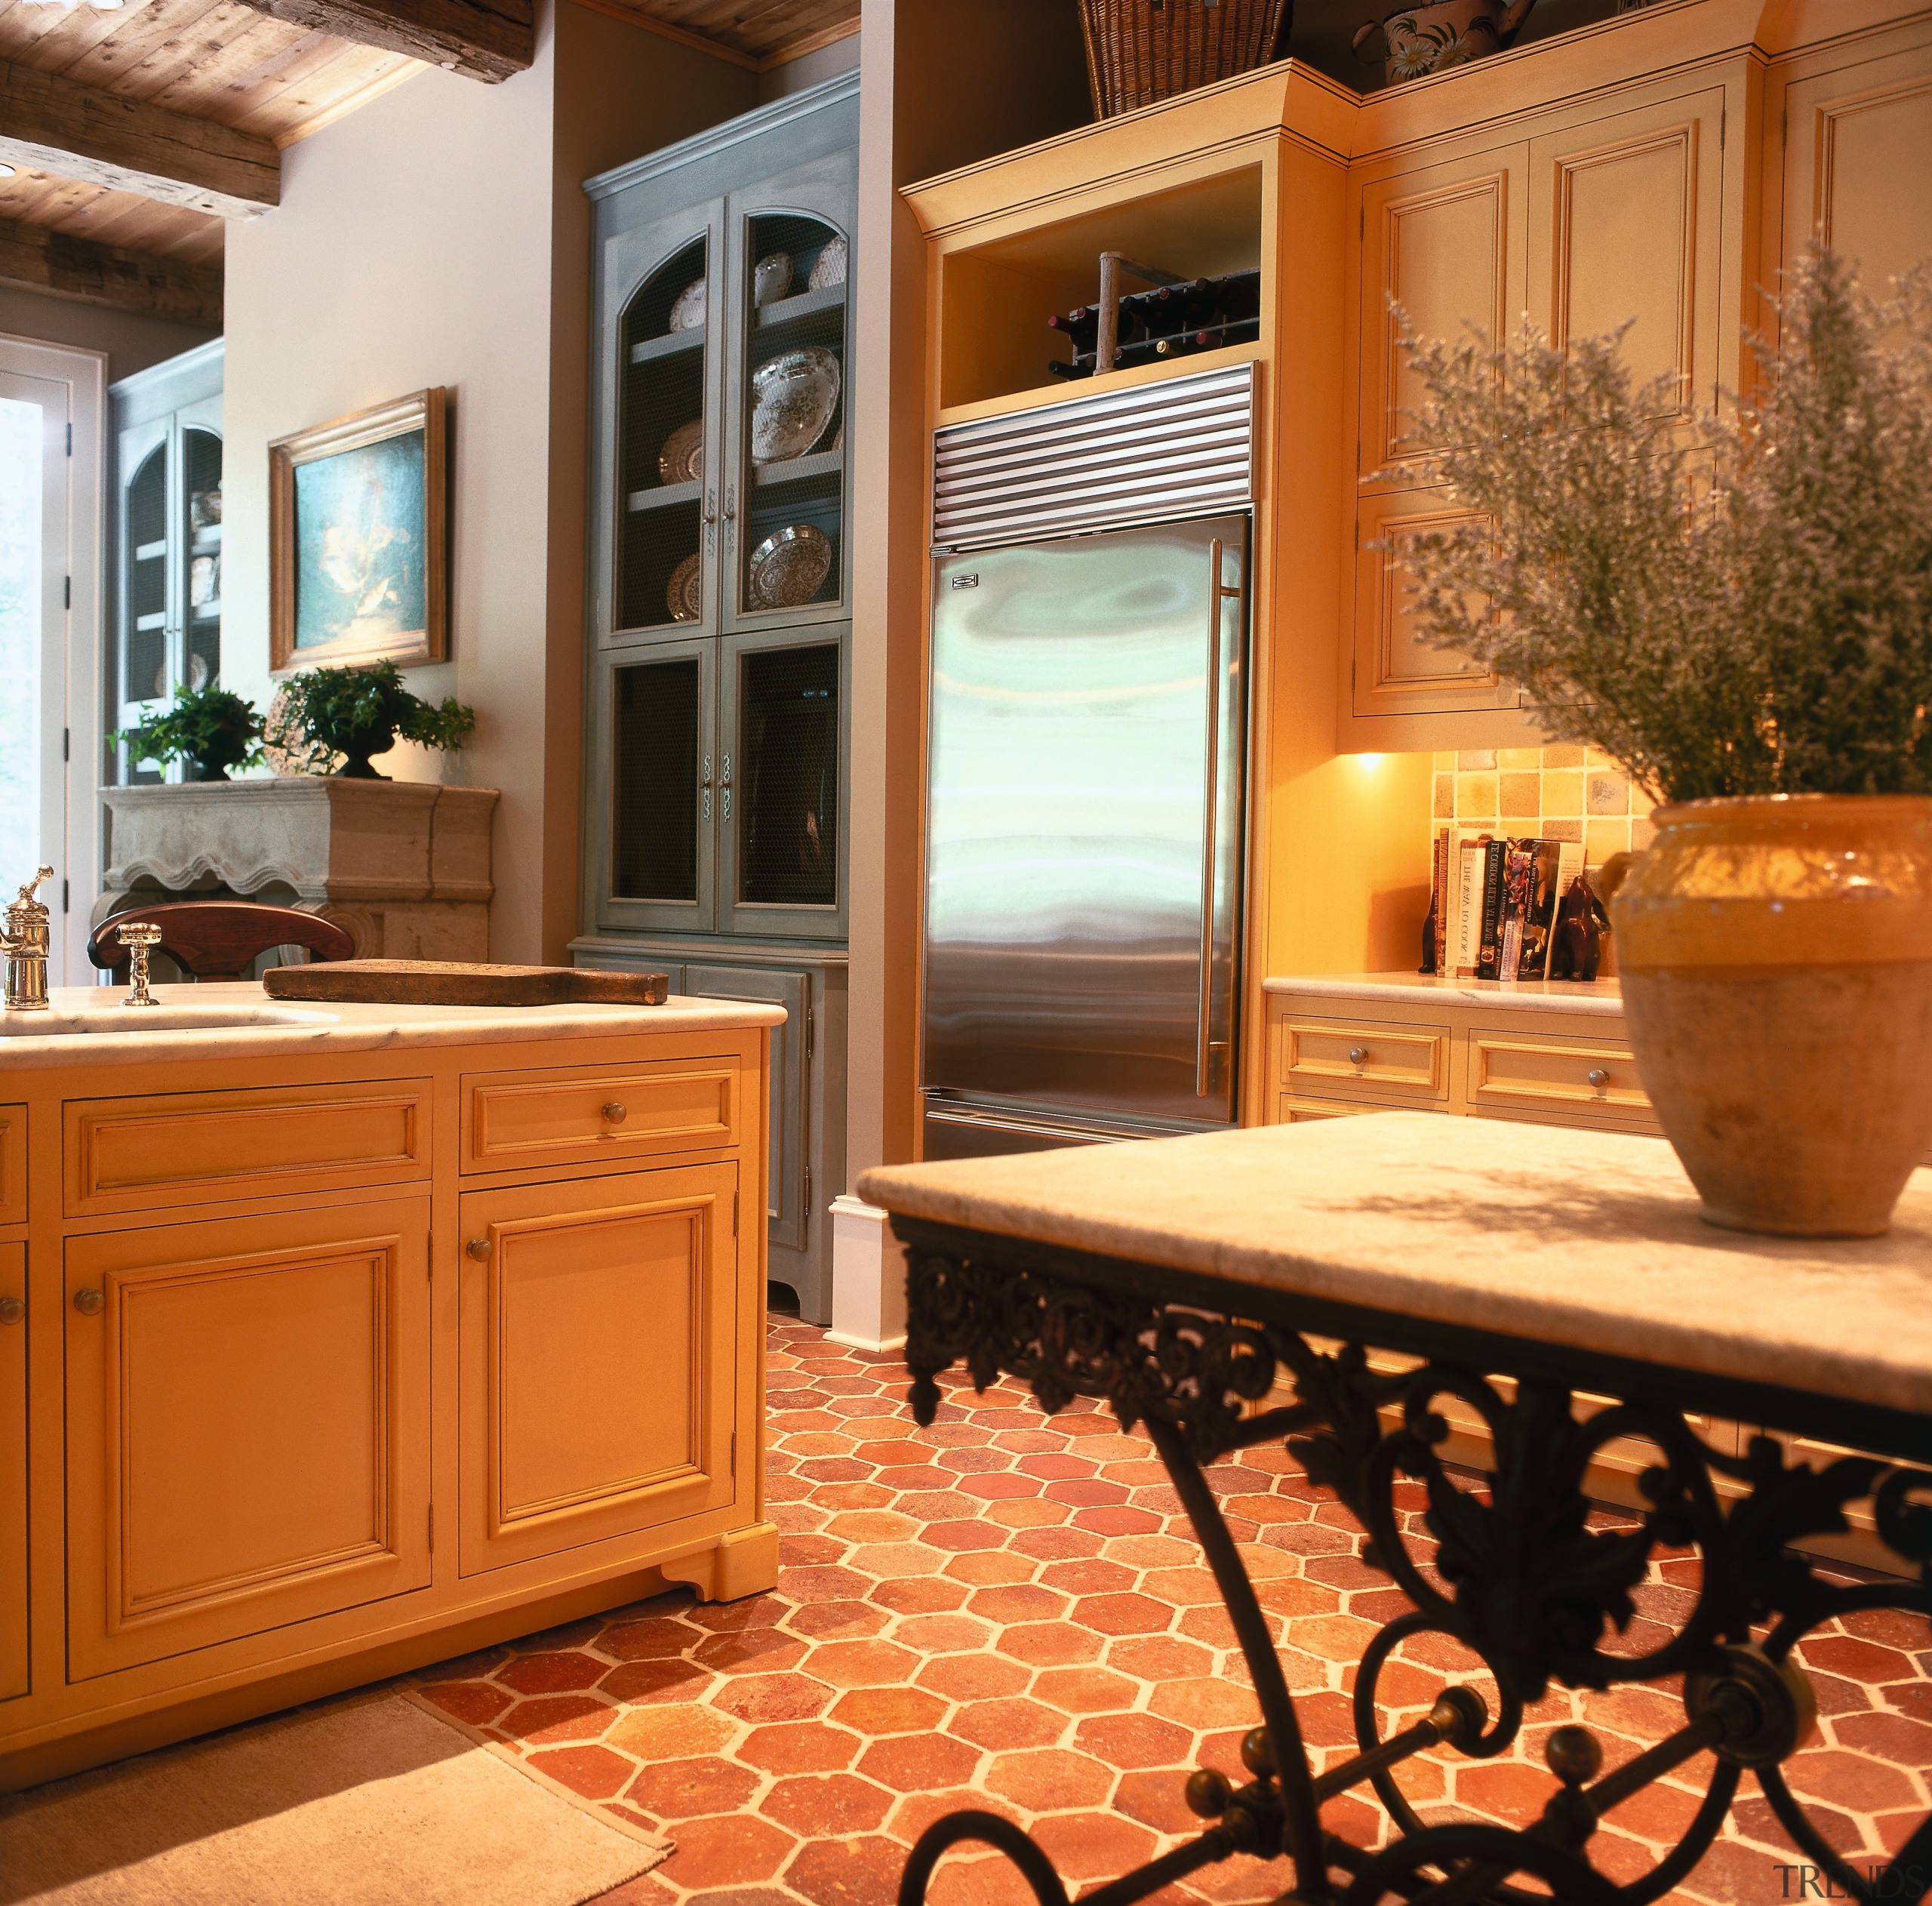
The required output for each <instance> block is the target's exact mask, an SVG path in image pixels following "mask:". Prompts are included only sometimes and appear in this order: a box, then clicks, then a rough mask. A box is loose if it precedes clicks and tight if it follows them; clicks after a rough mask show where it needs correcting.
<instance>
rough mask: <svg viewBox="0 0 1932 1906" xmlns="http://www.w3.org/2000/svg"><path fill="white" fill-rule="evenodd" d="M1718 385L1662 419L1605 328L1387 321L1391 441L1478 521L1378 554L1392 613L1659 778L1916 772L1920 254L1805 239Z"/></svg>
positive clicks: (1873, 785)
mask: <svg viewBox="0 0 1932 1906" xmlns="http://www.w3.org/2000/svg"><path fill="white" fill-rule="evenodd" d="M1780 320H1781V322H1780V333H1779V337H1778V340H1777V342H1776V343H1772V342H1770V341H1769V340H1764V339H1761V338H1760V339H1756V340H1753V342H1752V350H1753V352H1754V354H1755V359H1756V364H1757V368H1758V383H1757V387H1756V389H1755V391H1753V392H1752V393H1750V394H1749V396H1747V397H1746V399H1743V400H1742V401H1741V402H1738V403H1737V404H1736V405H1732V406H1730V407H1727V408H1725V409H1724V410H1723V411H1718V412H1709V411H1706V412H1704V413H1703V414H1698V415H1696V416H1695V417H1693V418H1691V419H1690V420H1687V418H1686V414H1685V405H1684V393H1682V392H1681V391H1680V390H1678V387H1677V383H1676V380H1675V378H1674V377H1668V376H1667V377H1663V378H1661V379H1659V380H1657V381H1655V382H1652V383H1644V384H1639V383H1638V382H1637V381H1636V380H1635V379H1634V378H1633V377H1632V375H1631V373H1630V372H1629V369H1628V368H1626V365H1624V363H1623V361H1622V359H1621V357H1620V353H1619V349H1618V341H1619V336H1620V334H1618V335H1613V336H1610V337H1597V338H1588V339H1583V340H1572V341H1571V343H1570V344H1569V346H1567V349H1558V348H1557V347H1555V346H1553V345H1552V344H1551V343H1549V342H1548V341H1547V340H1546V339H1544V338H1543V337H1542V336H1541V335H1540V334H1539V333H1538V332H1537V331H1536V330H1535V329H1534V327H1532V326H1531V325H1529V324H1528V323H1527V321H1526V322H1525V324H1524V328H1523V329H1522V330H1521V331H1519V332H1518V334H1516V335H1515V337H1512V338H1509V339H1507V340H1501V341H1497V340H1490V339H1488V338H1486V337H1482V336H1481V335H1480V334H1472V335H1470V336H1469V337H1465V338H1464V339H1463V340H1460V342H1455V343H1449V342H1444V341H1441V340H1435V341H1424V340H1418V339H1417V338H1415V337H1414V336H1413V335H1411V336H1409V337H1407V340H1406V343H1407V349H1408V353H1409V359H1410V362H1411V364H1412V365H1414V368H1415V369H1416V371H1417V373H1418V374H1420V377H1421V378H1422V380H1423V383H1424V384H1425V385H1426V387H1427V390H1428V392H1429V402H1428V403H1427V404H1426V406H1425V407H1424V408H1423V410H1422V411H1421V412H1420V414H1419V415H1418V416H1417V441H1420V442H1422V443H1423V444H1426V445H1438V446H1441V448H1438V449H1436V450H1435V453H1434V454H1433V456H1432V458H1431V462H1432V465H1433V473H1434V475H1435V477H1436V478H1437V479H1438V480H1441V481H1443V482H1446V483H1447V484H1448V485H1450V486H1451V489H1452V490H1453V491H1454V494H1455V495H1456V497H1457V500H1459V501H1460V502H1461V503H1465V504H1466V505H1468V506H1469V507H1471V508H1472V509H1473V510H1476V511H1478V512H1480V513H1481V520H1478V521H1475V522H1470V523H1468V524H1466V525H1462V526H1461V527H1460V528H1457V529H1455V530H1453V531H1447V532H1444V533H1439V534H1433V535H1424V536H1420V537H1417V538H1415V539H1414V542H1413V543H1411V544H1410V545H1409V546H1408V547H1407V550H1405V559H1407V562H1408V563H1409V565H1410V567H1411V570H1412V571H1413V573H1414V574H1415V576H1416V577H1417V580H1418V585H1419V587H1418V592H1417V602H1418V620H1419V621H1420V624H1421V627H1423V630H1424V632H1425V633H1426V635H1427V636H1429V638H1430V639H1432V640H1434V641H1435V642H1438V643H1439V644H1440V645H1441V646H1443V647H1444V648H1453V649H1455V650H1457V651H1460V652H1462V653H1463V654H1468V655H1471V656H1474V657H1478V658H1479V659H1480V660H1482V661H1484V662H1485V663H1487V664H1489V665H1490V666H1491V667H1493V668H1494V669H1495V670H1497V672H1498V673H1500V674H1501V675H1503V676H1505V677H1506V678H1507V679H1509V680H1512V681H1513V682H1517V683H1518V684H1519V685H1521V687H1522V688H1524V691H1526V695H1527V700H1528V701H1529V702H1530V704H1531V705H1532V707H1534V712H1535V713H1536V716H1537V720H1538V722H1540V725H1542V727H1543V728H1544V730H1545V731H1546V732H1547V733H1548V734H1549V735H1550V736H1551V737H1552V738H1553V739H1555V740H1559V741H1589V742H1591V743H1593V744H1595V745H1596V746H1597V747H1600V748H1602V749H1604V750H1606V751H1607V752H1608V753H1611V754H1612V755H1614V756H1615V757H1616V758H1617V759H1618V760H1619V761H1620V762H1622V763H1623V765H1624V766H1625V767H1626V768H1627V769H1628V771H1629V773H1630V774H1631V776H1632V778H1633V779H1634V780H1635V781H1637V782H1638V784H1640V785H1641V786H1643V787H1646V788H1647V789H1648V790H1650V791H1651V793H1653V794H1654V796H1657V797H1658V798H1660V799H1665V800H1671V801H1686V800H1694V799H1703V798H1707V797H1710V796H1721V795H1748V794H1774V793H1833V794H1877V793H1927V792H1932V722H1928V710H1932V262H1929V263H1928V266H1921V267H1920V268H1919V269H1918V270H1917V271H1916V272H1915V273H1912V274H1911V275H1910V276H1908V277H1906V278H1905V279H1900V281H1899V282H1898V284H1897V288H1896V291H1895V294H1894V297H1892V298H1891V299H1890V300H1887V301H1885V302H1884V303H1875V302H1873V301H1872V300H1869V299H1868V298H1866V297H1864V296H1863V295H1862V294H1860V291H1858V289H1857V287H1856V286H1855V285H1854V282H1853V279H1852V277H1851V274H1850V271H1849V269H1848V268H1847V266H1845V265H1844V263H1842V262H1841V260H1838V258H1837V257H1835V256H1834V255H1833V254H1832V253H1831V252H1829V251H1826V250H1823V249H1817V250H1814V251H1813V252H1812V254H1810V256H1809V257H1807V258H1806V259H1805V260H1804V261H1803V262H1802V263H1800V264H1799V266H1798V267H1797V268H1796V269H1795V270H1793V271H1792V272H1791V273H1789V274H1788V275H1787V277H1786V284H1785V288H1784V294H1783V298H1782V300H1781V301H1780Z"/></svg>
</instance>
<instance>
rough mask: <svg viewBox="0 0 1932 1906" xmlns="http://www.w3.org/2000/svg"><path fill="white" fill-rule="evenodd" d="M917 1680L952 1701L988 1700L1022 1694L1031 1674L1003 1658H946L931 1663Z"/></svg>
mask: <svg viewBox="0 0 1932 1906" xmlns="http://www.w3.org/2000/svg"><path fill="white" fill-rule="evenodd" d="M914 1678H915V1681H916V1683H917V1684H918V1686H920V1687H922V1688H929V1689H931V1690H932V1692H934V1694H936V1695H943V1697H944V1698H946V1699H947V1700H949V1701H987V1700H996V1699H997V1698H998V1697H999V1696H1001V1695H1009V1694H1017V1693H1019V1692H1020V1690H1021V1689H1023V1688H1024V1687H1025V1686H1026V1683H1028V1682H1029V1680H1032V1670H1030V1669H1029V1668H1026V1667H1022V1666H1021V1665H1020V1664H1019V1663H1018V1662H1017V1661H1009V1660H1008V1658H1006V1657H1005V1656H1004V1655H942V1656H941V1657H940V1658H939V1659H938V1660H937V1661H928V1662H927V1663H926V1664H925V1666H924V1667H922V1668H921V1669H920V1670H919V1672H918V1674H917V1676H916V1677H914Z"/></svg>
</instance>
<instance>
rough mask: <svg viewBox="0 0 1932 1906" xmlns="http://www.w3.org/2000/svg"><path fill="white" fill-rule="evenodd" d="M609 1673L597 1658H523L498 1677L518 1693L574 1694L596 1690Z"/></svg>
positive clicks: (504, 1669) (606, 1667)
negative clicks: (584, 1690)
mask: <svg viewBox="0 0 1932 1906" xmlns="http://www.w3.org/2000/svg"><path fill="white" fill-rule="evenodd" d="M609 1671H610V1669H609V1664H608V1662H605V1661H599V1660H598V1658H596V1656H595V1655H584V1654H579V1653H577V1652H571V1653H568V1654H561V1655H519V1656H518V1658H516V1659H515V1661H509V1662H508V1663H506V1664H505V1665H504V1666H503V1667H500V1668H499V1669H498V1670H497V1675H496V1678H497V1680H498V1681H500V1682H501V1683H503V1686H505V1687H506V1688H512V1689H515V1691H516V1692H517V1693H518V1694H525V1695H529V1694H573V1693H577V1692H580V1691H581V1690H583V1689H585V1688H594V1687H595V1686H596V1685H597V1683H598V1682H599V1681H601V1680H602V1679H603V1678H604V1677H605V1674H608V1672H609Z"/></svg>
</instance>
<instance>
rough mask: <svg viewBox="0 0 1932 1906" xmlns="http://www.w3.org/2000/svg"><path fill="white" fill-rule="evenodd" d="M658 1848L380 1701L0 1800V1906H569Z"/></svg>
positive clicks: (426, 1720)
mask: <svg viewBox="0 0 1932 1906" xmlns="http://www.w3.org/2000/svg"><path fill="white" fill-rule="evenodd" d="M669 1851H670V1849H669V1847H668V1846H666V1845H664V1843H663V1842H662V1841H659V1840H651V1839H648V1838H647V1837H645V1835H643V1834H641V1833H638V1831H636V1830H635V1828H627V1827H625V1826H624V1825H623V1824H622V1823H620V1822H619V1821H616V1820H615V1819H614V1818H611V1816H610V1815H606V1814H603V1813H601V1812H592V1810H591V1809H589V1807H588V1806H586V1803H583V1802H581V1801H580V1800H577V1798H576V1797H574V1795H571V1794H566V1793H565V1791H564V1790H563V1789H562V1788H561V1787H557V1786H555V1784H553V1783H552V1782H550V1781H546V1780H545V1779H544V1778H543V1777H542V1776H541V1775H532V1773H531V1772H530V1771H529V1770H528V1769H524V1768H521V1767H519V1766H517V1765H516V1764H515V1763H514V1762H513V1761H512V1760H511V1759H510V1758H509V1757H507V1756H506V1755H505V1754H501V1753H499V1752H497V1751H494V1750H493V1749H492V1748H491V1747H488V1746H483V1745H479V1744H478V1743H477V1742H476V1741H474V1740H472V1738H469V1736H468V1735H466V1734H465V1733H463V1732H462V1731H460V1729H457V1728H455V1727H453V1726H451V1725H450V1724H449V1723H448V1722H447V1721H445V1720H439V1719H438V1718H437V1717H435V1715H434V1714H432V1713H431V1712H430V1711H429V1710H428V1709H427V1708H426V1707H424V1706H423V1705H422V1704H419V1703H417V1701H414V1700H413V1699H412V1698H411V1697H409V1696H408V1695H405V1694H401V1693H398V1692H395V1691H393V1690H384V1691H383V1692H378V1693H374V1694H368V1695H352V1696H351V1697H349V1698H348V1699H347V1700H345V1701H331V1702H328V1703H326V1704H321V1705H318V1706H316V1707H308V1708H300V1709H297V1710H295V1711H294V1713H292V1714H284V1715H278V1716H277V1717H275V1718H274V1719H272V1720H266V1721H257V1722H253V1723H250V1724H249V1725H248V1726H244V1727H237V1728H232V1729H229V1731H228V1732H226V1733H222V1734H216V1735H208V1736H207V1737H206V1738H203V1739H202V1740H199V1741H189V1742H188V1743H186V1744H184V1745H183V1746H181V1747H165V1748H163V1749H162V1750H161V1751H159V1752H158V1753H155V1754H143V1755H141V1756H140V1757H138V1758H137V1759H135V1760H125V1761H122V1762H121V1763H118V1764H117V1765H116V1766H111V1767H103V1768H100V1769H97V1770H96V1771H95V1772H92V1773H87V1774H77V1775H75V1776H73V1778H71V1779H69V1780H63V1781H54V1782H52V1783H51V1784H49V1785H48V1786H45V1787H36V1788H35V1789H33V1790H32V1791H31V1792H29V1793H26V1794H16V1795H14V1796H12V1797H0V1906H20V1902H22V1901H33V1902H34V1903H35V1906H580V1902H581V1901H585V1900H588V1899H594V1898H595V1897H596V1896H597V1895H598V1894H600V1893H604V1892H609V1891H610V1890H611V1888H613V1887H614V1886H621V1885H622V1884H623V1883H624V1882H625V1881H626V1880H631V1879H634V1878H635V1877H636V1876H637V1875H638V1874H641V1873H648V1871H650V1870H651V1868H653V1867H654V1866H656V1865H657V1864H658V1863H659V1862H660V1861H662V1860H663V1858H665V1857H666V1855H667V1854H668V1853H669Z"/></svg>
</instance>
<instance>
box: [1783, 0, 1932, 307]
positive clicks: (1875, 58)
mask: <svg viewBox="0 0 1932 1906" xmlns="http://www.w3.org/2000/svg"><path fill="white" fill-rule="evenodd" d="M1764 121H1765V127H1766V142H1765V143H1766V156H1767V165H1766V168H1765V171H1766V174H1767V176H1766V179H1765V184H1764V199H1765V207H1766V212H1767V225H1768V227H1769V229H1768V230H1767V233H1766V236H1765V242H1764V263H1765V270H1764V283H1765V285H1767V287H1769V286H1770V285H1772V284H1773V282H1774V273H1775V271H1776V270H1777V269H1778V268H1780V266H1789V265H1790V264H1791V263H1792V262H1793V261H1794V260H1796V259H1797V258H1798V257H1801V256H1802V255H1803V253H1804V248H1805V245H1806V243H1807V241H1808V240H1809V239H1810V236H1811V234H1812V233H1813V232H1814V231H1816V232H1820V233H1821V234H1822V235H1823V237H1824V239H1825V241H1826V243H1827V244H1829V245H1832V246H1833V247H1834V248H1835V249H1836V250H1838V251H1840V252H1841V253H1842V254H1844V256H1845V257H1847V258H1849V259H1850V260H1853V261H1854V263H1856V264H1857V266H1859V268H1860V272H1861V273H1862V274H1863V278H1864V281H1865V285H1866V289H1867V290H1868V291H1872V293H1874V294H1882V293H1883V292H1884V291H1885V290H1886V289H1887V281H1888V280H1890V279H1892V278H1894V277H1895V276H1897V275H1898V274H1899V273H1901V272H1903V271H1905V270H1906V269H1908V268H1909V267H1910V266H1912V265H1915V264H1917V263H1918V262H1919V260H1921V259H1923V258H1924V257H1927V256H1928V255H1932V194H1928V193H1927V192H1926V191H1925V190H1924V180H1925V179H1926V177H1927V176H1928V173H1932V20H1928V19H1927V18H1925V17H1923V16H1921V17H1920V18H1919V19H1918V20H1914V21H1912V22H1910V23H1908V24H1906V25H1905V26H1900V27H1896V28H1894V29H1890V31H1888V32H1884V33H1882V34H1878V35H1864V36H1862V37H1860V38H1856V39H1853V40H1850V41H1849V42H1841V43H1838V44H1835V45H1832V46H1830V47H1829V48H1820V49H1818V50H1817V51H1813V52H1810V53H1807V54H1801V55H1799V56H1798V57H1796V58H1794V59H1790V60H1780V61H1779V62H1777V63H1776V64H1775V65H1774V66H1773V67H1772V68H1771V69H1770V72H1769V73H1768V74H1767V75H1766V79H1765V86H1764Z"/></svg>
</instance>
